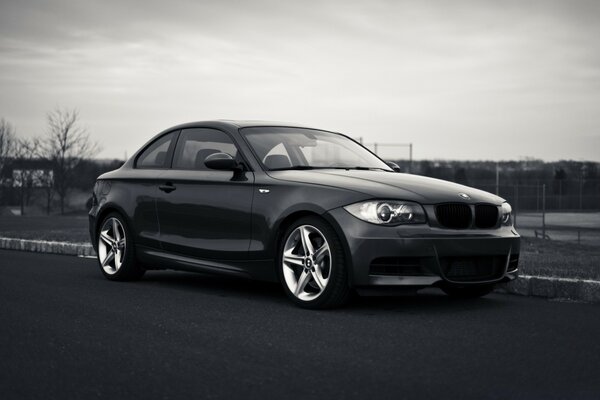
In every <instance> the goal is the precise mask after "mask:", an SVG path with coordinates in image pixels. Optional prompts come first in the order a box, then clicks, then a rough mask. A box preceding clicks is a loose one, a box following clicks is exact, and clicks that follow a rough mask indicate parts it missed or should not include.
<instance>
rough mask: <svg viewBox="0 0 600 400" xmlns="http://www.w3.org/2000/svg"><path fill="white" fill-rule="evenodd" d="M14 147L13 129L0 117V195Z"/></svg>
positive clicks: (0, 194) (2, 192) (2, 193)
mask: <svg viewBox="0 0 600 400" xmlns="http://www.w3.org/2000/svg"><path fill="white" fill-rule="evenodd" d="M14 147H15V129H14V128H13V126H12V125H11V124H10V122H8V121H7V120H5V119H4V118H2V119H0V196H2V195H4V178H5V175H6V169H7V167H8V164H9V163H10V161H11V159H12V157H13V151H14Z"/></svg>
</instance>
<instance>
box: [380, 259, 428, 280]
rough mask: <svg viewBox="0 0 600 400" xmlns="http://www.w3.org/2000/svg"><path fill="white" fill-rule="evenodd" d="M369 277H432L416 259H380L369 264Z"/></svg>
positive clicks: (420, 261) (419, 260) (420, 260)
mask: <svg viewBox="0 0 600 400" xmlns="http://www.w3.org/2000/svg"><path fill="white" fill-rule="evenodd" d="M369 274H371V275H392V276H428V275H433V274H432V273H431V272H429V270H428V269H427V268H426V267H425V266H424V265H423V262H422V259H420V258H417V257H381V258H377V259H375V260H373V262H371V268H370V270H369Z"/></svg>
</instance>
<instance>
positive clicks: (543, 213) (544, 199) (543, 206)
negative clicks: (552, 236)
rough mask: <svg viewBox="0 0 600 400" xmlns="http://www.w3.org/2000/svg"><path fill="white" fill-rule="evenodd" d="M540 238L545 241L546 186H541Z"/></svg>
mask: <svg viewBox="0 0 600 400" xmlns="http://www.w3.org/2000/svg"><path fill="white" fill-rule="evenodd" d="M542 238H543V239H544V240H545V239H546V184H545V183H544V184H543V185H542Z"/></svg>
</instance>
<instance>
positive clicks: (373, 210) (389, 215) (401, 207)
mask: <svg viewBox="0 0 600 400" xmlns="http://www.w3.org/2000/svg"><path fill="white" fill-rule="evenodd" d="M344 209H345V210H346V211H348V212H349V213H350V214H352V215H354V216H355V217H356V218H359V219H362V220H363V221H367V222H370V223H372V224H378V225H400V224H424V223H425V222H426V221H427V219H426V218H425V211H424V210H423V207H421V205H420V204H417V203H413V202H410V201H385V200H373V201H365V202H362V203H355V204H350V205H349V206H346V207H344Z"/></svg>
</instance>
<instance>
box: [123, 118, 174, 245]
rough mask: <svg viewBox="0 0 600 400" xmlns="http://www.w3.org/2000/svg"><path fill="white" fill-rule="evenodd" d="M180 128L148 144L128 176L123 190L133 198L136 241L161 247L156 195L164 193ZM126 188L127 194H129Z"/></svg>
mask: <svg viewBox="0 0 600 400" xmlns="http://www.w3.org/2000/svg"><path fill="white" fill-rule="evenodd" d="M178 133H179V131H178V130H177V131H172V132H168V133H166V134H164V135H162V136H160V137H158V138H157V139H155V140H154V141H152V142H151V143H150V144H148V145H147V146H146V147H145V148H144V149H143V150H142V151H141V152H140V154H139V155H138V156H137V157H136V160H135V165H134V169H133V170H132V171H131V173H130V174H128V175H127V176H126V177H125V179H124V185H122V188H121V191H122V192H124V193H123V196H125V198H130V199H131V201H130V202H128V204H131V206H132V207H133V213H132V214H130V215H132V219H133V227H134V234H135V238H136V243H137V244H138V245H140V246H146V247H154V248H160V237H159V223H158V215H157V213H156V199H157V196H158V195H159V193H162V192H161V191H160V190H159V189H158V186H159V185H160V175H161V174H163V173H164V172H165V171H166V169H167V168H168V167H169V166H170V164H169V162H170V159H171V156H172V153H173V151H174V148H175V144H176V141H177V135H178ZM125 192H126V193H127V194H125Z"/></svg>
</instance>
